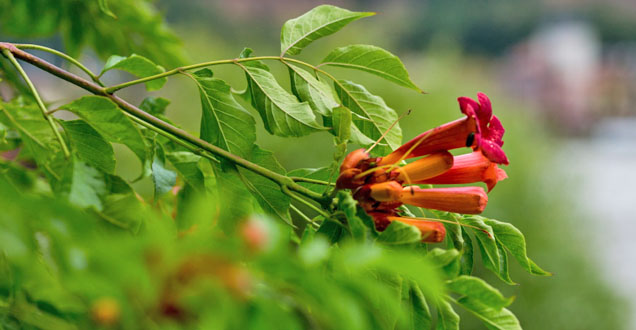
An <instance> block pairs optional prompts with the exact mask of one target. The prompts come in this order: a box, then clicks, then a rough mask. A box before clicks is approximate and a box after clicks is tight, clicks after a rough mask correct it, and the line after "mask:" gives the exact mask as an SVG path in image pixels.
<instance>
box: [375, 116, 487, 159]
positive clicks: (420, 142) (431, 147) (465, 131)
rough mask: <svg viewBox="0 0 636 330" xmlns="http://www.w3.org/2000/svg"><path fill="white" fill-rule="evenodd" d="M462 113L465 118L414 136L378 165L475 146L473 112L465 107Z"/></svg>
mask: <svg viewBox="0 0 636 330" xmlns="http://www.w3.org/2000/svg"><path fill="white" fill-rule="evenodd" d="M462 112H463V113H464V114H465V115H466V117H465V118H461V119H457V120H455V121H452V122H450V123H446V124H444V125H441V126H438V127H435V128H433V129H431V130H428V131H426V132H424V133H422V134H420V135H418V136H416V137H415V138H413V139H412V140H411V141H409V142H406V143H405V144H403V145H402V146H401V147H399V148H397V149H396V150H395V151H393V152H392V153H390V154H388V155H387V156H385V157H382V158H381V159H380V161H379V162H378V165H379V166H381V165H387V164H393V163H396V162H398V161H399V160H400V159H402V158H411V157H418V156H423V155H428V154H431V153H434V152H436V151H444V150H451V149H456V148H462V147H473V146H476V143H477V139H476V138H475V136H476V135H477V134H479V123H478V121H477V117H476V115H475V111H474V110H473V109H472V108H471V107H470V106H467V107H464V108H463V109H462ZM471 137H472V138H471ZM406 153H408V155H407V154H406Z"/></svg>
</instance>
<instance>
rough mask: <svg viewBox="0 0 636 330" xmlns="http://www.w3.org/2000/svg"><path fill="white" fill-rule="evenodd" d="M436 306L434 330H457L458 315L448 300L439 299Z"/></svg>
mask: <svg viewBox="0 0 636 330" xmlns="http://www.w3.org/2000/svg"><path fill="white" fill-rule="evenodd" d="M436 306H437V324H436V325H435V329H436V330H459V315H457V313H455V310H453V306H451V304H450V303H448V301H446V300H444V299H439V300H438V301H437V303H436Z"/></svg>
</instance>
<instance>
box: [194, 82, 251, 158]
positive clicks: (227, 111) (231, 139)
mask: <svg viewBox="0 0 636 330" xmlns="http://www.w3.org/2000/svg"><path fill="white" fill-rule="evenodd" d="M208 71H209V70H205V71H203V70H202V71H197V72H195V74H194V78H195V80H196V82H197V84H198V86H199V92H200V94H201V108H202V118H201V138H202V139H203V140H206V141H208V142H210V143H212V144H214V145H216V146H218V147H220V148H223V149H225V150H227V151H229V152H231V153H233V154H235V155H237V156H239V157H243V158H246V157H248V156H249V155H250V152H251V151H252V147H253V145H254V142H255V141H256V126H255V122H254V118H253V117H252V115H250V114H249V113H248V112H247V111H246V110H245V109H244V108H243V107H242V106H241V105H240V104H239V103H238V102H236V100H235V99H234V96H232V93H231V88H230V85H228V84H227V83H226V82H225V81H223V80H221V79H216V78H212V77H209V76H207V75H205V74H204V73H207V72H208Z"/></svg>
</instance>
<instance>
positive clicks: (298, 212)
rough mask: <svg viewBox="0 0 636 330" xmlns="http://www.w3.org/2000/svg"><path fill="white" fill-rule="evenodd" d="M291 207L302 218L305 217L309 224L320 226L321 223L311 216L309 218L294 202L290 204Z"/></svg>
mask: <svg viewBox="0 0 636 330" xmlns="http://www.w3.org/2000/svg"><path fill="white" fill-rule="evenodd" d="M289 207H290V208H291V209H292V210H294V212H296V213H297V214H298V215H299V216H300V217H301V218H303V220H305V221H307V222H308V223H309V224H311V225H312V226H314V227H316V228H318V227H320V225H319V224H318V223H317V222H316V221H314V220H311V218H309V217H308V216H307V215H306V214H305V213H303V211H301V210H299V209H298V208H297V207H295V206H294V204H291V203H290V204H289Z"/></svg>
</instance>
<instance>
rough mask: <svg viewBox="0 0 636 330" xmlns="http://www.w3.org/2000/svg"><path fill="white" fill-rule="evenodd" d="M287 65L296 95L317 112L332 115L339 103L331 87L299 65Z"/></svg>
mask: <svg viewBox="0 0 636 330" xmlns="http://www.w3.org/2000/svg"><path fill="white" fill-rule="evenodd" d="M287 66H288V67H289V77H290V82H291V87H292V92H293V93H294V95H296V96H297V97H298V99H299V100H300V101H303V102H307V103H309V106H311V108H312V109H313V110H314V111H315V112H316V113H318V114H320V115H323V116H331V110H332V109H333V108H335V107H337V106H338V105H339V104H338V101H336V97H335V95H334V93H333V91H332V89H331V87H330V86H329V85H328V84H327V83H325V82H324V81H322V80H318V78H316V77H315V76H314V75H312V74H311V73H309V72H307V71H305V70H303V69H301V68H299V67H297V66H294V65H292V64H287Z"/></svg>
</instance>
